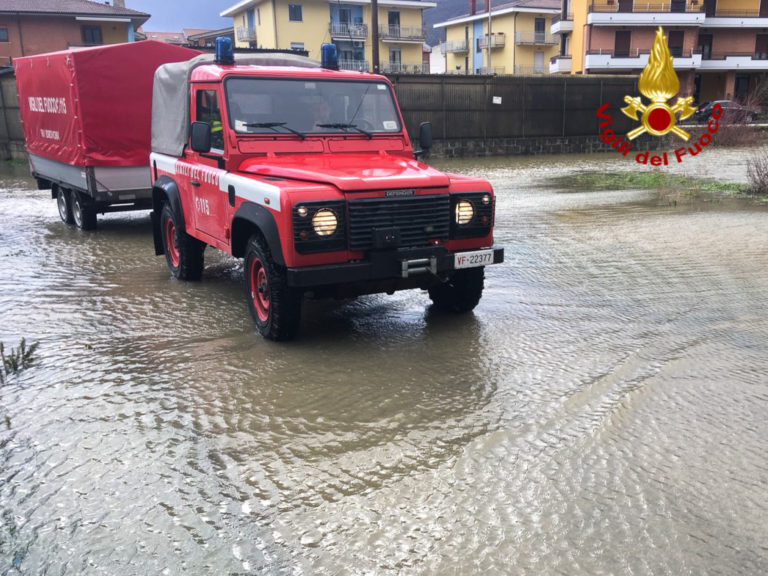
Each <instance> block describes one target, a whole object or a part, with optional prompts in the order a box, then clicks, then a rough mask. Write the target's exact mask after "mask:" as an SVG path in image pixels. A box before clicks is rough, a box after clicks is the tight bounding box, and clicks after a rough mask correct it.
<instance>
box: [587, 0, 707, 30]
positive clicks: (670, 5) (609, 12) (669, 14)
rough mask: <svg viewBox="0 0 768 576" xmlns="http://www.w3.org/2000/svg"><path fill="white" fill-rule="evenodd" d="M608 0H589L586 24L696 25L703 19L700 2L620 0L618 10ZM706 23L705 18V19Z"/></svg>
mask: <svg viewBox="0 0 768 576" xmlns="http://www.w3.org/2000/svg"><path fill="white" fill-rule="evenodd" d="M607 1H608V3H606V4H603V3H600V4H596V3H594V2H593V3H592V4H591V5H590V7H589V14H587V24H595V25H596V26H700V25H701V24H702V23H703V22H704V18H705V14H704V7H703V6H688V5H686V3H685V2H684V1H679V2H678V1H674V2H664V3H660V4H651V3H644V2H635V3H631V2H630V3H629V8H630V9H629V10H627V5H626V4H625V3H624V2H622V6H621V10H619V5H618V4H616V3H614V0H607ZM707 25H709V21H707Z"/></svg>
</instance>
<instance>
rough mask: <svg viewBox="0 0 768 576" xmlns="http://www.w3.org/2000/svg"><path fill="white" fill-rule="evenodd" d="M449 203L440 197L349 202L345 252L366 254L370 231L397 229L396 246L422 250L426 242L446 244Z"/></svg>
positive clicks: (371, 246)
mask: <svg viewBox="0 0 768 576" xmlns="http://www.w3.org/2000/svg"><path fill="white" fill-rule="evenodd" d="M450 218H451V200H450V197H449V196H448V194H442V195H440V196H412V197H410V198H366V199H360V200H350V201H349V249H350V250H369V249H371V248H373V244H374V230H375V229H377V228H378V229H383V228H397V229H398V230H399V237H400V246H401V247H405V248H410V247H416V246H426V245H428V244H429V240H435V239H440V240H448V232H449V230H450V227H451V222H450Z"/></svg>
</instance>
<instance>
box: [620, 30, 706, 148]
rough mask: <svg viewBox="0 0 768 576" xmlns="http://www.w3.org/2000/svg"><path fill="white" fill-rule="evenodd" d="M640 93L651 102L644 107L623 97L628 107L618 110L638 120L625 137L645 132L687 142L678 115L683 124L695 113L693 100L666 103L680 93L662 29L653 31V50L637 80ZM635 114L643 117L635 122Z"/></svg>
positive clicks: (639, 102)
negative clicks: (638, 124)
mask: <svg viewBox="0 0 768 576" xmlns="http://www.w3.org/2000/svg"><path fill="white" fill-rule="evenodd" d="M638 88H639V90H640V93H641V94H642V95H643V96H645V97H646V98H648V99H649V100H650V101H651V104H649V105H648V106H646V105H645V104H643V102H642V100H641V99H640V97H639V96H636V97H634V98H633V97H631V96H624V102H625V103H626V104H628V106H626V107H624V108H622V109H621V111H622V112H623V113H624V114H625V115H626V116H629V117H630V118H632V120H635V121H637V120H639V121H640V122H641V124H642V126H638V127H637V128H635V129H634V130H632V131H630V132H628V133H627V138H628V139H629V140H633V139H635V138H637V137H638V136H640V134H643V133H645V132H648V133H649V134H652V135H653V136H664V135H666V134H669V133H670V132H672V133H673V134H675V135H676V136H679V137H680V138H682V139H683V140H685V141H686V142H687V141H688V139H689V138H690V137H691V135H690V134H689V133H688V132H686V131H685V130H683V129H682V128H680V127H679V126H677V118H678V117H677V115H678V114H679V115H680V116H679V120H680V121H683V120H685V119H686V118H689V117H690V116H692V115H693V113H694V112H696V108H694V107H692V106H691V104H693V97H691V96H689V97H687V98H678V99H677V102H676V103H675V105H674V106H669V105H668V104H667V102H668V101H669V100H670V99H671V98H672V97H673V96H674V95H675V94H677V92H678V91H679V90H680V81H679V80H678V78H677V74H675V69H674V67H673V65H672V55H671V54H670V53H669V47H668V46H667V38H666V36H664V31H663V30H662V28H661V26H659V29H658V30H656V38H655V40H654V41H653V48H652V49H651V54H650V56H649V57H648V64H646V65H645V68H644V69H643V72H642V73H641V74H640V80H639V81H638ZM638 112H639V113H640V114H642V116H641V117H640V118H639V119H638V117H637V115H638Z"/></svg>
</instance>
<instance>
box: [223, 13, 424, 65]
mask: <svg viewBox="0 0 768 576" xmlns="http://www.w3.org/2000/svg"><path fill="white" fill-rule="evenodd" d="M435 5H436V4H435V2H427V1H423V2H422V1H419V0H378V21H379V26H378V29H377V30H376V34H374V33H373V30H372V24H371V21H372V18H371V16H372V10H371V1H370V0H355V1H354V2H338V1H331V0H244V1H242V2H240V3H238V4H236V5H234V6H232V7H230V8H227V9H226V10H225V11H224V12H222V13H221V16H223V17H231V18H232V19H233V21H234V30H235V45H236V46H237V47H242V48H248V47H251V48H273V49H274V48H279V49H286V50H287V49H292V50H306V51H307V52H309V56H310V58H315V59H317V60H319V59H320V48H321V46H322V45H323V44H324V43H333V44H335V45H336V49H337V52H338V55H339V66H340V67H341V68H343V69H345V70H360V71H373V64H372V60H373V42H374V38H375V37H376V38H378V46H379V72H382V73H401V72H422V71H424V65H423V61H422V58H423V56H422V46H423V44H424V40H425V38H426V31H425V29H424V26H423V24H422V11H423V10H425V9H427V8H433V7H434V6H435Z"/></svg>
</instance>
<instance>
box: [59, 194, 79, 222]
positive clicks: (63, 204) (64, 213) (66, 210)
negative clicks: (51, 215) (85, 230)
mask: <svg viewBox="0 0 768 576" xmlns="http://www.w3.org/2000/svg"><path fill="white" fill-rule="evenodd" d="M56 206H57V208H58V209H59V217H60V218H61V221H62V222H64V223H65V224H74V223H75V219H74V217H73V216H72V193H71V192H70V191H69V190H66V189H65V188H62V187H61V186H57V187H56Z"/></svg>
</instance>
